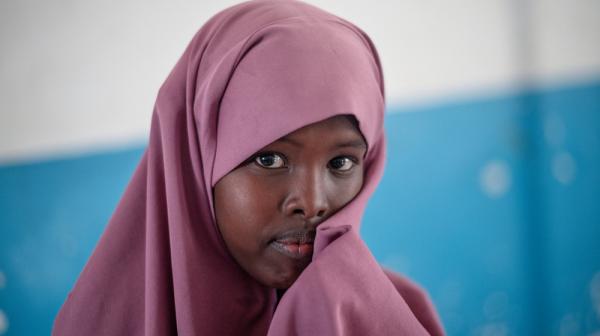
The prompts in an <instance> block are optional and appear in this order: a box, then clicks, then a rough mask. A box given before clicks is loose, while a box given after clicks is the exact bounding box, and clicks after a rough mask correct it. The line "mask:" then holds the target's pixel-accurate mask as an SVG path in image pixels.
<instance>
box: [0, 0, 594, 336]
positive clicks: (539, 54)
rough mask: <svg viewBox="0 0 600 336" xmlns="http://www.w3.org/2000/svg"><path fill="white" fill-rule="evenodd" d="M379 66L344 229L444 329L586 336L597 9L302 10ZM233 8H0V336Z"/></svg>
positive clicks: (30, 330)
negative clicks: (361, 181) (375, 127)
mask: <svg viewBox="0 0 600 336" xmlns="http://www.w3.org/2000/svg"><path fill="white" fill-rule="evenodd" d="M308 2H310V3H312V4H315V5H317V6H319V7H322V8H324V9H326V10H329V11H331V12H333V13H335V14H337V15H339V16H341V17H344V18H346V19H348V20H350V21H352V22H354V23H356V24H357V25H358V26H360V27H361V28H363V30H365V31H366V32H367V33H368V34H369V35H370V36H371V37H372V39H373V41H374V43H375V45H376V46H377V48H378V49H379V52H380V55H381V58H382V63H383V67H384V71H385V81H386V86H387V87H386V89H387V91H386V98H387V103H388V106H387V117H386V129H387V134H388V139H389V147H388V154H389V159H388V165H387V170H386V173H385V176H384V179H383V182H382V183H381V185H380V187H379V189H378V191H377V192H376V194H375V196H374V197H373V199H372V201H371V202H370V204H369V208H368V210H367V213H366V216H365V222H364V224H363V227H362V234H363V237H364V238H365V240H366V241H367V244H368V245H369V246H370V248H371V250H372V251H373V253H374V255H375V256H376V258H377V259H378V260H379V261H380V262H381V263H382V264H384V265H386V266H387V267H390V268H392V269H394V270H396V271H399V272H402V273H404V274H406V275H408V276H409V277H411V278H413V279H414V280H416V281H417V282H419V283H420V284H422V286H423V287H425V288H426V289H427V290H428V292H429V293H430V295H431V298H432V299H433V301H434V303H435V305H436V306H437V308H438V310H439V313H440V315H441V318H442V320H443V322H444V325H445V328H446V330H447V332H448V334H449V335H482V336H504V335H561V336H565V335H594V336H598V335H600V1H598V0H578V1H572V0H487V1H479V0H456V1H443V0H429V1H416V0H399V1H378V2H367V1H357V0H345V1H333V0H314V1H312V0H309V1H308ZM234 3H237V1H188V0H175V1H173V0H171V1H155V0H153V1H147V0H146V1H141V0H129V1H120V2H114V1H74V0H58V1H51V2H43V1H34V0H3V1H1V2H0V48H1V56H0V335H47V334H49V332H50V329H51V326H52V321H53V319H54V316H55V314H56V313H57V311H58V309H59V308H60V306H61V304H62V302H63V301H64V299H65V298H66V295H67V293H68V291H69V290H70V288H71V287H72V286H73V284H74V282H75V280H76V279H77V277H78V275H79V272H80V271H81V270H82V268H83V266H84V265H85V262H86V260H87V258H88V257H89V256H90V254H91V252H92V250H93V248H94V246H95V244H96V242H97V240H98V238H99V236H100V235H101V233H102V232H103V229H104V227H105V225H106V223H107V221H108V219H109V218H110V216H111V214H112V212H113V210H114V208H115V206H116V204H117V202H118V201H119V199H120V197H121V194H122V193H123V191H124V188H125V186H126V184H127V182H128V181H129V178H130V177H131V174H132V173H133V170H134V168H135V167H136V165H137V163H138V160H139V159H140V156H141V154H142V152H143V150H144V148H145V145H146V140H147V136H148V131H149V125H150V116H151V112H152V107H153V104H154V100H155V97H156V93H157V91H158V88H159V86H160V85H161V84H162V82H163V80H164V79H165V78H166V76H167V74H168V73H169V71H170V70H171V68H172V67H173V66H174V64H175V62H176V60H177V59H178V58H179V56H180V55H181V53H182V52H183V50H184V48H185V46H186V45H187V43H188V42H189V40H190V39H191V37H192V35H193V34H194V33H195V32H196V31H197V30H198V29H199V28H200V26H201V25H202V24H203V23H204V22H205V21H206V20H207V19H208V18H209V17H211V16H212V15H214V14H215V13H216V12H217V11H219V10H221V9H224V8H225V7H228V6H229V5H232V4H234Z"/></svg>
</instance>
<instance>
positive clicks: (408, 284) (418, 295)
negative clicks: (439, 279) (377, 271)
mask: <svg viewBox="0 0 600 336" xmlns="http://www.w3.org/2000/svg"><path fill="white" fill-rule="evenodd" d="M383 272H384V273H385V275H386V276H387V277H388V278H389V279H390V281H391V282H392V284H393V285H394V287H395V288H396V290H397V291H398V293H400V295H401V296H402V297H403V298H404V300H405V301H406V303H407V304H408V306H409V307H410V309H411V311H412V312H413V314H415V316H416V317H417V319H418V320H419V322H421V324H422V325H423V326H424V327H425V329H427V331H428V332H429V333H430V334H431V335H444V329H443V328H442V323H441V321H440V318H439V316H438V314H437V312H436V310H435V307H434V305H433V303H432V302H431V299H430V298H429V295H428V294H427V292H426V291H425V290H424V289H423V288H422V287H421V286H420V285H418V284H417V283H415V282H414V281H412V280H410V279H408V278H407V277H405V276H403V275H400V274H398V273H396V272H393V271H391V270H388V269H385V268H383Z"/></svg>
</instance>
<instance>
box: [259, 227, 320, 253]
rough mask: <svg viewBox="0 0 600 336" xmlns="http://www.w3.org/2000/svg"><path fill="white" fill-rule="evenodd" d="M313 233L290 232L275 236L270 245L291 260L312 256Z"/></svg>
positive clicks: (303, 231)
mask: <svg viewBox="0 0 600 336" xmlns="http://www.w3.org/2000/svg"><path fill="white" fill-rule="evenodd" d="M314 240H315V231H307V230H290V231H287V232H284V233H283V234H281V235H279V236H277V237H276V238H275V239H274V240H273V241H271V243H270V245H271V246H272V247H273V248H274V249H275V250H276V251H278V252H280V253H282V254H283V255H285V256H288V257H290V258H293V259H306V258H309V257H311V256H312V253H313V243H314Z"/></svg>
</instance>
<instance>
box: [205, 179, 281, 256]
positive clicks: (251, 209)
mask: <svg viewBox="0 0 600 336" xmlns="http://www.w3.org/2000/svg"><path fill="white" fill-rule="evenodd" d="M214 197H215V214H216V217H217V224H218V227H219V229H220V230H221V233H222V235H223V238H224V239H225V242H226V243H227V245H228V247H229V248H230V249H240V250H245V251H250V250H254V249H256V248H257V245H258V242H260V240H261V238H262V237H261V234H262V232H263V229H264V227H265V225H267V223H268V218H269V217H270V213H272V212H273V211H274V209H273V204H272V203H273V202H272V201H270V200H269V198H270V195H269V193H268V192H267V190H265V188H264V187H263V186H261V185H260V183H259V181H257V180H256V179H254V178H252V177H251V176H250V177H249V176H244V175H241V174H236V173H235V172H232V173H230V174H229V175H226V176H225V177H223V178H222V179H221V180H220V181H219V182H218V183H217V185H216V186H215V192H214ZM232 252H234V254H235V251H232Z"/></svg>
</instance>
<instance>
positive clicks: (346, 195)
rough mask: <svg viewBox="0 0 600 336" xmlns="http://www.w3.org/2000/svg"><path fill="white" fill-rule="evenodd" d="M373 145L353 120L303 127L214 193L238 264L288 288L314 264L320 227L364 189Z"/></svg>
mask: <svg viewBox="0 0 600 336" xmlns="http://www.w3.org/2000/svg"><path fill="white" fill-rule="evenodd" d="M366 150H367V145H366V143H365V141H364V139H363V137H362V135H361V133H360V132H359V131H358V129H357V128H356V126H354V124H353V123H352V122H351V120H350V119H349V118H348V117H345V116H336V117H332V118H329V119H327V120H324V121H321V122H318V123H315V124H311V125H308V126H305V127H303V128H300V129H298V130H296V131H294V132H292V133H290V134H288V135H286V136H284V137H283V138H281V139H279V140H277V141H275V142H273V143H271V144H269V145H268V146H266V147H264V148H263V149H261V150H260V151H258V152H257V153H256V154H254V155H253V156H252V157H250V158H249V159H248V160H246V162H244V163H242V164H241V165H240V166H238V167H237V168H236V169H234V170H232V171H231V172H229V173H228V174H227V175H225V176H224V177H223V178H222V179H221V180H219V181H218V182H217V184H216V185H215V187H214V203H215V213H216V217H217V225H218V227H219V230H220V231H221V234H222V235H223V239H224V240H225V243H226V245H227V247H228V249H229V251H230V252H231V254H232V255H233V257H234V258H235V260H236V261H237V262H238V264H239V265H240V266H241V267H242V268H243V269H244V270H246V272H248V273H249V274H250V275H251V276H252V277H254V278H255V279H256V280H258V281H259V282H261V283H262V284H264V285H266V286H269V287H274V288H279V289H284V288H288V287H289V286H291V285H292V283H293V282H294V281H295V280H296V279H297V278H298V276H299V275H300V273H301V272H302V270H304V268H306V266H307V265H308V264H309V262H310V261H311V257H312V244H313V240H314V237H315V232H316V231H315V229H316V227H317V226H318V225H319V224H320V223H322V222H323V221H324V220H326V219H327V218H328V217H330V216H331V215H332V214H334V213H335V212H336V211H338V210H339V209H341V208H342V207H343V206H344V205H346V204H347V203H348V202H350V201H351V200H352V199H353V198H354V197H355V196H356V195H357V194H358V192H359V191H360V189H361V187H362V184H363V170H364V163H363V158H364V155H365V153H366Z"/></svg>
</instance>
